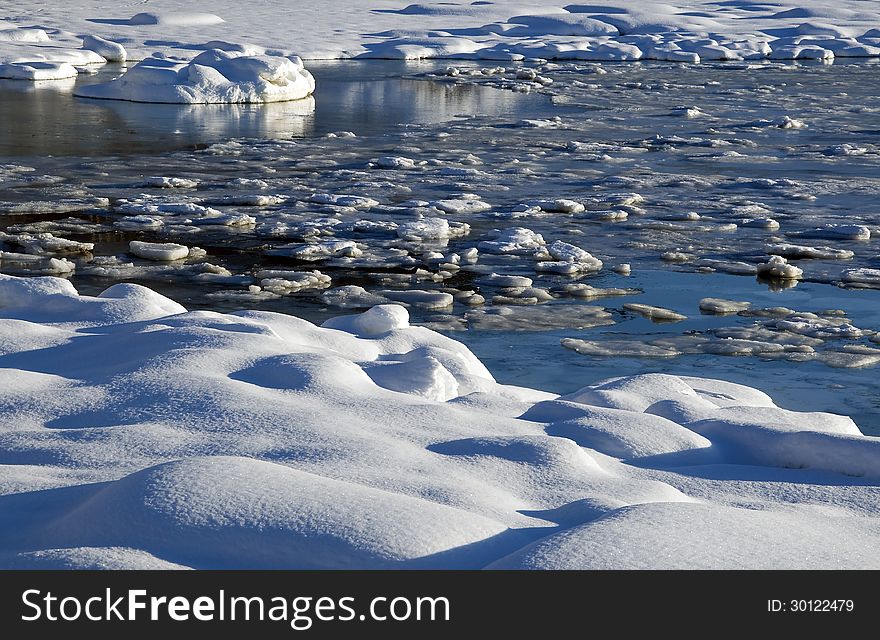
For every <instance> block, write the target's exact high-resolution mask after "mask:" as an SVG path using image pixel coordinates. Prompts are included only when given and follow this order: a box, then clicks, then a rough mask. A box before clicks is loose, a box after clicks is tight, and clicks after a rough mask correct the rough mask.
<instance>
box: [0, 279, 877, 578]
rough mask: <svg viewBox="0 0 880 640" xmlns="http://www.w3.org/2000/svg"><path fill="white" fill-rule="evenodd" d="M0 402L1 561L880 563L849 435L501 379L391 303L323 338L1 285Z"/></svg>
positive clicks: (659, 379)
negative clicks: (559, 393)
mask: <svg viewBox="0 0 880 640" xmlns="http://www.w3.org/2000/svg"><path fill="white" fill-rule="evenodd" d="M545 366H548V367H552V366H554V365H553V364H552V363H551V362H548V363H547V364H546V365H545ZM0 389H2V394H3V398H4V401H3V403H0V424H2V425H3V429H2V430H0V451H2V460H0V566H2V567H9V568H13V567H15V568H22V567H23V568H53V567H60V568H110V569H121V568H158V569H162V568H316V569H328V568H413V567H428V568H483V567H493V568H529V569H551V568H559V569H568V568H758V567H772V568H790V567H798V568H819V567H822V568H832V567H833V568H848V567H849V568H866V569H867V568H873V569H876V568H880V558H878V556H877V554H876V551H875V550H876V548H877V545H878V543H880V502H878V499H880V492H878V489H877V483H878V481H880V439H878V438H873V437H868V436H864V435H862V434H861V432H860V431H859V429H858V427H857V426H856V425H855V424H854V423H853V421H852V420H850V419H849V418H847V417H844V416H837V415H831V414H819V413H798V412H793V411H788V410H785V409H781V408H779V407H777V406H776V405H775V404H774V403H773V401H772V399H771V398H770V397H768V396H767V395H766V394H764V393H763V392H761V391H759V390H757V389H751V388H748V387H744V386H741V385H737V384H732V383H727V382H723V381H718V380H709V379H701V378H689V377H678V376H673V375H664V374H650V375H640V376H635V377H629V378H617V379H612V380H608V381H605V382H602V383H597V384H595V385H592V386H589V387H584V388H582V389H580V390H578V391H576V392H574V393H571V394H568V395H566V396H562V397H557V396H555V395H553V394H549V393H545V392H542V391H538V390H532V389H526V388H519V387H511V386H505V385H502V384H499V383H497V382H496V381H495V380H494V379H493V377H492V375H491V373H490V372H489V371H488V370H487V369H486V367H485V366H483V364H482V363H481V362H480V361H479V360H478V359H477V358H476V357H475V356H474V355H473V354H472V353H471V352H470V351H469V350H468V349H467V348H466V347H465V346H464V345H462V344H461V343H459V342H457V341H455V340H453V339H451V338H448V337H445V336H443V335H441V334H438V333H435V332H434V331H431V330H429V329H427V328H424V327H418V326H413V325H411V324H410V322H409V314H408V312H407V310H406V308H405V307H403V306H400V305H395V304H383V305H379V306H375V307H373V308H371V309H369V310H367V311H366V312H364V313H360V314H354V315H345V316H341V317H337V318H335V319H332V320H330V321H328V322H326V323H325V324H324V326H322V327H318V326H315V325H313V324H311V323H309V322H307V321H305V320H302V319H298V318H295V317H291V316H287V315H282V314H278V313H272V312H263V311H242V312H236V313H231V314H224V313H217V312H209V311H193V312H189V311H187V310H186V309H184V308H183V307H182V306H180V305H179V304H177V303H175V302H173V301H171V300H169V299H167V298H165V297H163V296H161V295H159V294H157V293H155V292H153V291H151V290H150V289H147V288H145V287H142V286H139V285H133V284H118V285H115V286H113V287H111V288H110V289H108V290H106V291H105V292H103V293H102V294H100V295H99V296H96V297H90V296H85V295H80V294H78V292H77V291H76V290H75V289H74V287H73V286H72V285H71V284H70V283H69V282H68V281H67V280H64V279H61V278H56V277H37V278H17V277H13V276H7V275H0Z"/></svg>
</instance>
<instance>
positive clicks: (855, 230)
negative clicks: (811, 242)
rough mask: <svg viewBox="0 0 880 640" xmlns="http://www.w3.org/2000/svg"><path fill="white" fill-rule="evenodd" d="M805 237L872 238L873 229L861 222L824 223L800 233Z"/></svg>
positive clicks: (836, 238)
mask: <svg viewBox="0 0 880 640" xmlns="http://www.w3.org/2000/svg"><path fill="white" fill-rule="evenodd" d="M798 235H799V236H801V237H803V238H831V239H835V240H870V239H871V230H870V229H869V228H868V227H866V226H864V225H861V224H837V223H831V224H824V225H822V226H821V227H817V228H815V229H809V230H807V231H802V232H800V233H799V234H798Z"/></svg>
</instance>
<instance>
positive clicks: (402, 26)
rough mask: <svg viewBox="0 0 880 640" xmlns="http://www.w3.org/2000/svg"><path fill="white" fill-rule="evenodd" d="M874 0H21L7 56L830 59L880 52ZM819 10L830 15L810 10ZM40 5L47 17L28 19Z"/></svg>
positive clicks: (0, 41)
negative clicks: (830, 3) (54, 3)
mask: <svg viewBox="0 0 880 640" xmlns="http://www.w3.org/2000/svg"><path fill="white" fill-rule="evenodd" d="M869 4H870V3H865V2H860V1H859V0H837V1H836V2H835V3H834V8H833V11H831V12H830V13H829V9H828V7H827V6H825V5H827V3H824V4H823V3H822V2H820V1H819V0H802V2H801V3H800V5H799V6H798V7H795V8H791V9H785V8H783V7H781V6H777V5H775V4H773V3H769V4H767V3H765V4H761V3H751V2H737V3H733V4H724V5H723V6H720V5H718V3H713V2H710V1H709V0H693V1H689V2H678V1H677V0H662V1H661V0H645V1H644V2H639V3H637V4H634V3H632V2H628V1H627V0H607V1H606V2H603V3H602V4H600V5H592V4H568V5H564V4H563V3H557V2H551V1H550V0H508V1H506V2H504V3H500V2H496V3H490V2H485V3H482V2H481V3H472V2H468V1H466V0H457V1H455V2H426V3H419V4H409V3H408V2H406V1H405V0H392V1H390V2H385V3H383V4H382V7H381V8H377V7H376V3H375V2H374V1H373V0H351V2H349V3H347V4H346V11H345V16H344V17H345V19H344V20H339V19H338V16H337V15H336V14H335V13H334V12H333V11H330V10H329V9H328V5H326V4H325V3H312V4H309V5H304V6H297V10H296V11H289V9H288V7H286V5H284V4H283V3H280V2H275V1H273V2H263V3H261V4H260V6H258V7H253V6H249V7H245V6H243V5H241V3H237V2H233V1H232V0H216V1H215V2H212V3H211V6H210V8H209V12H208V11H181V5H180V3H179V2H178V1H177V0H153V1H152V2H151V3H150V9H149V11H146V12H140V13H136V14H134V15H131V13H130V12H126V11H124V9H120V8H118V7H117V8H116V9H113V8H107V9H106V10H105V11H104V12H103V13H102V12H101V11H97V10H87V9H86V8H84V7H81V6H76V5H74V6H58V7H53V8H52V9H51V10H48V11H47V10H46V9H45V7H43V6H42V5H38V4H36V3H34V2H33V1H32V0H25V1H24V2H21V3H18V4H17V5H16V7H17V9H16V16H15V17H12V18H10V19H8V20H7V22H8V27H7V28H3V29H2V30H0V62H12V61H14V60H22V59H23V61H26V62H27V61H34V60H38V59H43V60H45V58H39V57H35V56H38V55H39V54H43V55H49V54H50V52H51V50H52V47H54V48H55V49H62V48H67V49H79V48H80V47H81V44H80V43H81V42H82V41H83V39H84V37H85V38H102V39H103V40H105V41H109V42H111V43H116V44H124V45H125V51H126V53H127V54H128V58H129V59H136V60H140V59H144V58H146V57H149V56H151V55H152V54H153V53H155V52H156V48H157V47H162V49H163V50H162V53H163V54H166V55H169V56H179V57H181V58H190V57H191V56H192V55H193V50H194V49H195V50H199V49H210V48H222V49H226V50H227V51H238V52H240V53H246V54H248V55H253V54H262V53H264V52H266V51H271V52H274V53H277V54H280V55H282V56H290V55H295V54H298V55H300V56H302V57H304V58H306V59H337V58H357V57H360V58H398V59H421V58H444V57H445V58H464V59H485V60H499V61H504V62H518V61H522V60H523V59H527V58H537V57H540V58H545V59H568V60H589V61H626V60H640V59H655V60H665V61H673V62H681V63H699V62H701V61H723V60H732V61H742V60H762V59H766V58H770V59H775V60H821V61H831V60H834V59H835V58H842V57H877V56H880V38H878V35H877V29H876V25H877V23H878V18H880V11H878V9H877V8H876V7H874V6H866V5H869ZM799 12H800V13H799ZM801 13H803V14H804V15H801ZM814 13H815V14H827V15H816V16H814V15H807V14H814ZM36 15H39V24H40V28H36V27H33V26H32V25H33V23H34V22H35V18H34V16H36ZM4 27H6V25H4ZM328 34H332V35H329V36H328ZM50 45H52V46H50ZM221 45H222V46H221ZM88 47H89V48H91V49H93V50H94V51H97V52H98V53H100V54H101V56H105V57H106V59H108V60H110V59H112V58H118V56H119V53H120V52H119V49H117V48H116V47H106V46H103V45H101V46H96V45H94V44H92V45H88ZM108 54H109V56H112V58H111V57H107V56H108ZM68 62H69V61H68Z"/></svg>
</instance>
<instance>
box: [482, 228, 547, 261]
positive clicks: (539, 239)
mask: <svg viewBox="0 0 880 640" xmlns="http://www.w3.org/2000/svg"><path fill="white" fill-rule="evenodd" d="M545 244H546V243H545V241H544V237H543V236H542V235H541V234H539V233H535V232H534V231H532V230H531V229H526V228H524V227H512V228H510V229H505V230H503V231H498V232H496V235H495V239H494V240H483V241H482V242H480V243H479V244H478V245H477V247H478V248H479V249H480V251H485V252H487V253H500V254H512V255H529V254H534V253H535V251H537V250H538V249H540V248H541V247H543V246H544V245H545Z"/></svg>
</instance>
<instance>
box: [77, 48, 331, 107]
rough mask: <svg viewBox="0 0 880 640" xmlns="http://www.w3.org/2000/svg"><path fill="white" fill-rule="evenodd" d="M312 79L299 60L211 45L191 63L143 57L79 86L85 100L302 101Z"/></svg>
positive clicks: (311, 90)
mask: <svg viewBox="0 0 880 640" xmlns="http://www.w3.org/2000/svg"><path fill="white" fill-rule="evenodd" d="M314 90H315V80H314V78H313V77H312V74H311V73H309V72H308V71H307V70H306V69H305V68H304V67H303V64H302V61H301V60H299V58H285V57H283V56H245V55H240V54H237V53H235V52H226V51H222V50H220V49H211V50H209V51H205V52H203V53H200V54H199V55H197V56H196V57H195V58H193V59H192V60H191V61H190V62H179V61H174V60H169V59H167V58H147V59H146V60H143V61H141V62H139V63H138V64H137V65H135V66H134V67H132V68H131V69H129V70H128V71H127V72H126V73H124V74H123V75H122V76H120V77H119V78H117V79H116V80H113V81H111V82H106V83H102V84H93V85H85V86H80V87H78V88H77V89H76V90H75V91H74V94H75V95H78V96H81V97H84V98H102V99H108V100H129V101H133V102H160V103H177V104H214V103H251V102H281V101H289V100H300V99H303V98H306V97H308V96H310V95H311V94H312V93H313V92H314Z"/></svg>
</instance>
